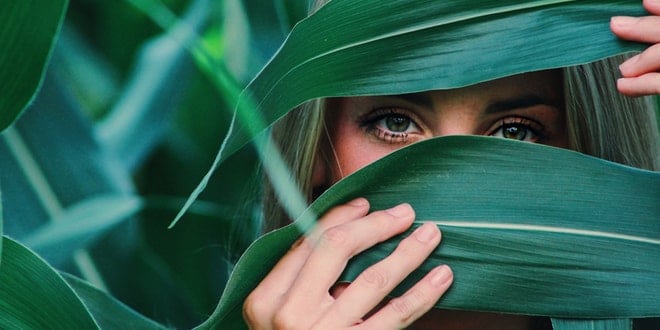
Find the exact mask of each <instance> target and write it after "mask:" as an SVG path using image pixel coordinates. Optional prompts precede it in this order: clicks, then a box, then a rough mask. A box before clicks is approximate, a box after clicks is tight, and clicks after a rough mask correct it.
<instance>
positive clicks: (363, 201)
mask: <svg viewBox="0 0 660 330" xmlns="http://www.w3.org/2000/svg"><path fill="white" fill-rule="evenodd" d="M348 204H349V205H353V206H365V205H367V204H369V201H367V199H366V198H363V197H358V198H356V199H354V200H352V201H350V202H348Z"/></svg>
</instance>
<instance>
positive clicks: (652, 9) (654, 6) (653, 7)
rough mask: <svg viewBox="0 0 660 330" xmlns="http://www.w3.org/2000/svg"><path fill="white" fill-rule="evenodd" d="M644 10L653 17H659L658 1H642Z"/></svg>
mask: <svg viewBox="0 0 660 330" xmlns="http://www.w3.org/2000/svg"><path fill="white" fill-rule="evenodd" d="M644 8H645V9H646V11H648V12H649V13H651V14H653V15H660V1H657V0H644Z"/></svg>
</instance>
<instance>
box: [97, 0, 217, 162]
mask: <svg viewBox="0 0 660 330" xmlns="http://www.w3.org/2000/svg"><path fill="white" fill-rule="evenodd" d="M133 2H134V3H135V4H136V5H140V6H143V7H144V8H143V9H144V10H149V11H150V12H152V13H160V12H162V11H163V10H165V9H163V8H162V7H164V6H162V4H161V6H158V5H159V3H158V2H154V1H133ZM208 7H209V1H207V0H201V1H200V0H197V1H194V2H193V3H192V4H191V6H190V9H189V10H188V12H187V14H186V16H185V17H184V18H183V19H181V20H180V21H176V22H169V21H168V22H162V24H167V25H166V26H164V28H165V29H166V32H165V33H164V34H162V35H160V36H158V37H157V38H154V39H152V40H150V41H148V42H146V43H145V44H144V46H143V47H142V50H141V52H140V56H139V58H138V61H137V63H136V67H135V69H134V70H133V72H132V75H131V77H130V80H129V82H128V83H127V84H126V85H125V89H124V91H122V93H121V96H120V98H119V100H117V101H116V103H115V105H114V106H113V108H112V109H111V110H110V113H109V114H108V115H107V116H106V117H105V118H104V119H103V120H102V121H101V122H99V123H98V125H97V127H96V131H97V135H98V136H99V140H100V141H101V143H102V144H104V146H105V147H106V148H107V149H108V151H109V152H113V153H115V154H116V155H117V157H118V158H119V159H122V162H121V163H122V165H124V166H126V168H127V169H128V170H131V171H132V170H134V169H135V168H138V167H139V165H140V164H141V163H142V162H143V161H144V158H146V157H147V156H148V155H149V153H150V152H151V151H152V150H153V149H154V148H155V147H156V146H157V145H158V144H159V143H161V142H162V140H163V138H164V137H166V135H167V129H168V125H169V124H170V122H171V120H170V118H171V117H172V113H173V112H174V111H175V110H176V109H177V107H178V106H179V104H180V101H181V99H182V96H183V92H184V91H185V89H182V88H181V86H182V85H186V84H187V83H188V80H189V78H190V74H191V67H192V61H191V58H190V54H189V53H188V50H187V48H190V47H191V45H192V44H193V42H194V41H196V38H197V30H199V29H201V26H203V25H204V24H205V23H206V21H207V20H208V16H209V15H208V14H209V8H208ZM165 8H166V7H165ZM167 14H170V15H173V14H171V13H169V12H165V13H163V14H161V15H162V16H166V17H167ZM168 18H169V19H170V20H175V16H173V17H168ZM162 20H166V18H162Z"/></svg>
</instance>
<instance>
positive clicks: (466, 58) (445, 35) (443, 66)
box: [219, 0, 645, 159]
mask: <svg viewBox="0 0 660 330" xmlns="http://www.w3.org/2000/svg"><path fill="white" fill-rule="evenodd" d="M365 13H368V14H365ZM644 13H645V12H644V10H643V8H642V6H641V4H640V2H639V1H636V0H634V1H633V0H629V1H621V0H609V1H601V0H598V1H595V0H594V1H588V0H587V1H585V0H582V1H566V0H527V1H520V0H507V1H480V2H479V4H476V3H475V2H473V1H472V2H470V1H425V0H413V1H411V0H396V1H388V2H387V3H383V2H382V1H379V0H364V1H352V0H333V1H331V2H329V3H328V4H327V5H325V6H324V7H323V8H321V9H320V10H319V11H318V12H317V13H316V14H314V15H312V16H311V17H309V18H308V19H306V20H303V21H301V22H300V23H299V24H298V25H297V26H296V27H295V28H294V29H293V31H292V33H291V34H290V35H289V37H288V39H287V41H286V42H285V44H284V45H283V47H282V48H281V49H280V51H279V52H278V53H277V54H276V55H275V57H274V58H273V59H272V60H271V61H270V62H269V64H268V65H267V66H266V67H265V68H264V69H263V70H262V71H261V73H260V74H259V75H258V76H257V77H256V78H255V80H254V81H253V82H252V83H251V84H250V85H249V86H248V88H247V89H246V90H245V92H244V94H243V96H242V99H241V100H240V103H239V105H238V106H237V109H238V111H239V116H240V117H239V118H240V120H238V121H237V122H236V123H235V127H234V130H233V132H232V135H231V136H229V137H228V141H227V146H226V147H225V150H223V153H222V154H221V155H219V158H220V159H225V158H226V157H227V156H229V155H231V154H232V153H233V152H235V151H236V150H237V149H238V148H240V147H241V146H243V145H244V144H245V143H247V142H248V141H249V140H251V139H252V138H253V137H254V136H255V135H256V134H257V133H259V132H260V131H262V130H263V129H264V128H265V126H269V125H270V124H272V123H273V122H274V121H275V120H277V119H278V118H280V117H282V116H283V115H284V114H286V113H287V112H288V111H289V110H290V109H291V108H293V107H294V106H296V105H299V104H301V103H303V102H304V101H306V100H310V99H314V98H318V97H326V96H348V95H374V94H402V93H411V92H418V91H423V90H434V89H447V88H454V87H461V86H466V85H470V84H474V83H477V82H481V81H485V80H490V79H495V78H499V77H504V76H509V75H513V74H516V73H521V72H527V71H534V70H540V69H547V68H557V67H563V66H569V65H575V64H583V63H587V62H590V61H594V60H597V59H601V58H604V57H607V56H611V55H614V54H619V53H622V52H625V51H630V50H635V49H641V47H640V45H638V44H631V43H626V42H621V41H620V40H618V39H617V38H616V37H615V36H614V35H613V34H612V32H611V31H610V29H609V20H610V17H612V16H614V15H631V16H639V15H643V14H644ZM522 27H524V28H522ZM567 31H570V36H568V37H567V35H566V34H567ZM575 49H579V50H580V51H579V52H576V51H575ZM292 91H295V92H292ZM253 103H254V104H256V106H257V108H256V109H254V108H251V107H250V106H251V105H252V104H253ZM241 111H244V112H245V113H240V112H241Z"/></svg>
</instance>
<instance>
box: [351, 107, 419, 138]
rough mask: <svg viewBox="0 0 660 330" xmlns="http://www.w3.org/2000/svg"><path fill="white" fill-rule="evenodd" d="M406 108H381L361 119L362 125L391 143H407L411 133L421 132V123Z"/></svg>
mask: <svg viewBox="0 0 660 330" xmlns="http://www.w3.org/2000/svg"><path fill="white" fill-rule="evenodd" d="M407 112H408V111H407V110H405V109H399V108H379V109H376V110H374V111H372V112H370V113H368V114H366V115H365V116H364V117H363V118H361V119H360V126H361V127H363V128H364V130H365V131H366V132H367V133H369V134H372V135H373V136H375V137H376V138H378V139H380V140H383V141H385V142H389V143H407V142H408V136H409V134H418V133H421V129H420V127H419V125H417V123H416V122H415V120H414V119H413V118H412V117H413V116H414V114H408V113H407Z"/></svg>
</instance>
